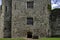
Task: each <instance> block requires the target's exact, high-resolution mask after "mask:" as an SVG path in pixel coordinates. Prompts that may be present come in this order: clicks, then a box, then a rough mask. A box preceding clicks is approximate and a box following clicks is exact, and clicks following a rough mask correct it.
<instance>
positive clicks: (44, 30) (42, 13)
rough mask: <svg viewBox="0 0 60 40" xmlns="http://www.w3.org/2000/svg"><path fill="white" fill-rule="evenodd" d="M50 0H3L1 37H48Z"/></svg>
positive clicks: (0, 22) (49, 32) (0, 13)
mask: <svg viewBox="0 0 60 40" xmlns="http://www.w3.org/2000/svg"><path fill="white" fill-rule="evenodd" d="M48 5H50V0H2V9H0V38H18V37H27V38H32V37H48V36H51V30H50V26H49V15H50V11H49V10H48Z"/></svg>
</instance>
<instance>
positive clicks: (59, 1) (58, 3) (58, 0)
mask: <svg viewBox="0 0 60 40" xmlns="http://www.w3.org/2000/svg"><path fill="white" fill-rule="evenodd" d="M1 4H2V1H1V0H0V5H1ZM51 7H52V9H55V8H60V0H51Z"/></svg>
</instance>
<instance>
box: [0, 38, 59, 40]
mask: <svg viewBox="0 0 60 40" xmlns="http://www.w3.org/2000/svg"><path fill="white" fill-rule="evenodd" d="M0 40H25V39H24V38H0ZM37 40H60V38H40V39H37Z"/></svg>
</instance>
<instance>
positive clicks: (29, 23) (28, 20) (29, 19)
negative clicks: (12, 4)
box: [27, 17, 33, 25]
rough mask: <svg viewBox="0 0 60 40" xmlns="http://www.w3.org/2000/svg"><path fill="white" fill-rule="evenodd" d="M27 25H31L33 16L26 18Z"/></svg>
mask: <svg viewBox="0 0 60 40" xmlns="http://www.w3.org/2000/svg"><path fill="white" fill-rule="evenodd" d="M27 25H33V18H32V17H28V18H27Z"/></svg>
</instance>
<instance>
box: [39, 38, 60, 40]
mask: <svg viewBox="0 0 60 40" xmlns="http://www.w3.org/2000/svg"><path fill="white" fill-rule="evenodd" d="M38 40H60V38H40V39H38Z"/></svg>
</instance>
